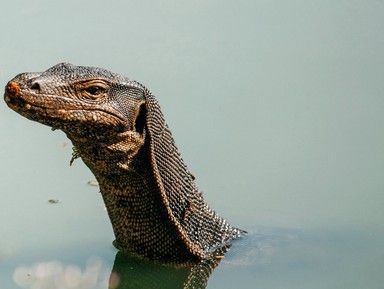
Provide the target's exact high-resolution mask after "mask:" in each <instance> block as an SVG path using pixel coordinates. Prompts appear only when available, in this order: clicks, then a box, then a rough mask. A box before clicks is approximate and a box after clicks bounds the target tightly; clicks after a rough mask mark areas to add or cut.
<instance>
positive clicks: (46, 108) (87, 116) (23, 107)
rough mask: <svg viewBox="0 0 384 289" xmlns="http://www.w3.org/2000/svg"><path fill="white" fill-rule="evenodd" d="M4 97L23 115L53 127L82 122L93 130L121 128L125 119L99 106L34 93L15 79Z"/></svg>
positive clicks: (81, 123) (79, 124) (12, 107)
mask: <svg viewBox="0 0 384 289" xmlns="http://www.w3.org/2000/svg"><path fill="white" fill-rule="evenodd" d="M4 100H5V102H6V103H7V105H8V106H9V108H11V109H12V110H14V111H16V112H17V113H19V114H21V115H22V116H24V117H26V118H28V119H31V120H34V121H37V122H40V123H43V124H46V125H49V126H51V127H54V128H64V127H65V128H70V127H71V126H73V125H76V127H81V126H84V125H85V126H89V127H92V126H93V127H94V128H95V129H97V128H98V127H113V128H115V129H116V128H118V130H119V131H121V130H124V129H123V128H124V127H125V126H126V122H127V121H126V120H125V119H124V117H123V116H121V115H119V114H117V113H115V112H113V111H109V110H107V109H103V108H101V107H96V106H91V105H85V104H84V103H80V102H79V101H76V100H73V99H69V98H65V97H58V96H56V95H49V94H44V95H42V94H39V95H35V94H34V93H31V92H29V91H27V90H22V89H21V88H20V86H19V85H18V84H17V83H16V82H10V83H8V85H7V87H6V89H5V94H4Z"/></svg>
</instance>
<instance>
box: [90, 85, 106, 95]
mask: <svg viewBox="0 0 384 289" xmlns="http://www.w3.org/2000/svg"><path fill="white" fill-rule="evenodd" d="M85 91H86V92H88V93H89V94H91V95H95V96H97V95H100V94H102V93H104V92H105V91H106V89H105V88H104V87H101V86H96V85H94V86H90V87H87V88H86V89H85Z"/></svg>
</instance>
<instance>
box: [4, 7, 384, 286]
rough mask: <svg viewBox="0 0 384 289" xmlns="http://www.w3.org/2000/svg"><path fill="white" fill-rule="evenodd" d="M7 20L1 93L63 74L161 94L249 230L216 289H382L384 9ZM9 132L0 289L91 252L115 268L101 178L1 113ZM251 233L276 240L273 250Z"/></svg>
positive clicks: (54, 15) (187, 151) (194, 166)
mask: <svg viewBox="0 0 384 289" xmlns="http://www.w3.org/2000/svg"><path fill="white" fill-rule="evenodd" d="M0 9H1V14H2V16H1V17H0V85H1V86H2V87H4V86H5V84H6V82H7V81H8V80H9V79H10V78H12V77H13V76H14V75H16V74H17V73H20V72H24V71H42V70H45V69H47V68H49V67H50V66H52V65H54V64H56V63H58V62H62V61H67V62H71V63H73V64H78V65H91V66H100V67H104V68H108V69H110V70H112V71H114V72H118V73H122V74H124V75H126V76H129V77H131V78H133V79H136V80H138V81H140V82H142V83H144V84H145V85H146V86H147V87H148V88H149V89H151V90H152V92H153V93H154V94H155V95H156V96H157V97H158V99H159V101H160V103H161V106H162V108H163V111H164V113H165V115H166V118H167V121H168V123H169V125H170V127H171V128H172V131H173V133H174V136H175V138H176V143H177V144H178V146H179V148H180V150H181V152H182V153H183V158H184V159H185V161H186V162H187V163H188V165H189V168H190V169H191V171H193V173H194V174H195V175H196V176H197V180H198V184H199V186H200V188H201V189H202V190H203V191H204V193H205V197H206V199H207V200H208V202H209V203H210V204H211V205H212V206H213V207H214V208H215V209H217V211H218V212H220V214H222V215H224V216H225V217H227V218H228V219H229V220H230V221H231V222H232V223H234V224H237V225H239V226H241V227H243V228H245V229H247V230H248V231H249V232H250V236H249V237H248V238H247V239H245V240H243V241H241V242H239V243H238V244H236V246H235V247H234V248H233V250H232V252H231V253H230V254H229V255H228V256H227V258H226V260H225V262H223V264H221V266H219V267H218V268H217V269H216V270H215V272H214V273H213V275H212V277H211V279H210V281H209V285H208V288H367V289H374V288H378V289H379V288H383V286H384V285H383V284H384V276H383V274H382V270H383V268H384V225H383V221H384V195H383V194H384V79H383V75H384V2H383V1H378V0H377V1H374V0H371V1H74V0H67V1H42V0H37V1H8V2H5V1H3V2H2V3H1V4H0ZM0 120H1V121H0V130H1V140H0V158H1V163H0V200H1V201H0V236H1V238H0V282H1V283H2V284H6V285H4V286H6V287H4V288H19V287H17V285H16V284H15V283H13V281H12V274H13V272H14V270H15V268H17V267H18V266H21V265H22V264H24V266H32V265H33V264H35V263H38V262H41V261H49V260H59V261H60V262H63V263H65V264H67V263H71V264H72V263H74V264H77V265H78V266H80V267H82V266H83V264H84V262H85V261H86V260H87V258H89V256H91V255H95V256H98V257H100V258H101V259H102V262H103V264H104V266H105V271H106V272H107V273H108V272H110V269H111V266H112V264H113V258H114V255H115V251H114V250H113V249H112V247H111V242H112V240H113V234H112V230H111V227H110V224H109V221H108V219H107V215H106V212H105V210H104V208H103V203H102V200H101V197H100V195H99V194H98V193H97V188H95V187H90V186H88V185H87V181H88V180H90V179H92V178H93V177H92V175H91V173H90V172H89V171H88V169H87V168H86V167H85V166H84V165H83V164H82V162H81V161H79V160H78V161H76V162H75V164H74V165H73V167H69V166H68V164H69V160H70V155H71V146H70V143H69V142H68V140H67V139H66V137H65V136H64V135H63V134H62V133H60V132H54V133H53V132H51V131H50V130H49V129H48V128H47V127H44V126H42V125H40V124H38V123H33V122H30V121H28V120H26V119H24V118H22V117H21V116H19V115H17V114H16V113H14V112H13V111H11V110H9V109H8V108H7V106H6V105H5V103H4V102H2V103H1V104H0ZM48 199H59V200H60V203H59V204H56V205H52V204H48V203H47V200H48ZM257 232H265V234H267V235H268V234H272V235H273V236H274V237H273V239H274V240H275V241H273V242H272V243H273V244H272V245H271V244H270V243H268V244H267V247H268V248H269V249H270V248H272V249H271V250H272V251H271V250H269V251H268V250H267V252H269V253H268V254H265V253H264V252H265V250H264V249H263V248H264V247H263V246H264V245H262V246H260V244H259V241H258V237H257V234H256V233H257ZM271 232H273V233H271ZM255 234H256V235H255ZM284 240H285V241H284ZM286 240H289V242H288V241H287V242H288V243H289V244H288V245H287V244H286V243H285V242H286ZM252 250H253V251H252ZM255 250H256V253H255ZM263 250H264V251H263ZM249 252H253V253H249ZM271 252H272V253H271ZM242 254H243V255H242ZM244 254H245V255H247V254H248V255H247V256H248V257H247V258H248V259H247V262H244ZM69 256H72V257H69ZM241 256H243V257H241ZM239 260H240V261H239ZM244 263H247V265H244ZM236 264H237V265H236ZM239 264H240V265H239ZM0 286H2V285H0ZM1 288H3V287H1ZM28 288H29V287H28ZM101 288H106V287H101Z"/></svg>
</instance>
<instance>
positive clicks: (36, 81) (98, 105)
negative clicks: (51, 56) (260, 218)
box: [4, 63, 245, 262]
mask: <svg viewBox="0 0 384 289" xmlns="http://www.w3.org/2000/svg"><path fill="white" fill-rule="evenodd" d="M4 99H5V101H6V103H7V105H8V106H9V107H10V108H11V109H13V110H14V111H16V112H17V113H19V114H21V115H22V116H24V117H26V118H28V119H30V120H33V121H37V122H40V123H42V124H45V125H48V126H50V127H52V129H53V130H54V129H60V130H62V131H63V132H64V133H65V134H66V135H67V137H68V138H69V139H70V140H71V141H72V144H73V146H74V154H73V159H74V158H77V157H81V159H82V160H83V161H84V163H85V164H86V165H87V166H88V167H89V169H90V170H91V171H92V172H93V174H94V175H95V177H96V179H97V181H98V183H99V186H100V192H101V194H102V197H103V200H104V202H105V205H106V208H107V211H108V215H109V218H110V220H111V223H112V227H113V231H114V234H115V237H116V240H115V244H116V246H117V248H118V249H120V250H122V251H127V252H134V253H136V254H138V255H141V256H144V257H147V258H149V259H154V260H164V261H177V262H179V261H186V260H202V259H208V258H211V257H212V256H213V255H214V254H215V252H217V251H218V250H220V249H222V248H224V247H226V246H228V245H229V244H230V243H231V241H232V240H233V239H236V238H238V237H240V236H241V235H242V233H245V231H243V230H241V229H238V228H236V227H233V226H231V225H230V224H229V223H228V222H227V221H226V220H224V219H223V218H222V217H220V216H219V215H218V214H217V213H216V212H215V211H214V210H212V209H211V208H210V207H209V206H208V205H207V203H206V202H205V201H204V198H203V195H202V193H201V191H200V190H199V189H198V187H197V185H196V183H195V177H194V176H193V175H192V174H191V173H190V171H189V170H188V169H187V167H186V165H185V163H184V161H183V159H182V157H181V155H180V153H179V151H178V149H177V147H176V145H175V142H174V139H173V137H172V134H171V132H170V130H169V128H168V126H167V124H166V122H165V120H164V116H163V113H162V112H161V109H160V106H159V104H158V102H157V100H156V98H155V97H154V96H153V94H152V93H151V92H150V91H149V90H148V89H147V88H146V87H145V86H143V85H142V84H140V83H139V82H137V81H134V80H131V79H129V78H127V77H124V76H121V75H118V74H115V73H112V72H110V71H108V70H105V69H102V68H97V67H86V66H75V65H72V64H69V63H60V64H57V65H55V66H53V67H51V68H49V69H48V70H46V71H44V72H27V73H21V74H19V75H17V76H16V77H14V78H13V79H12V80H10V81H9V82H8V84H7V85H6V88H5V94H4ZM73 159H72V161H73ZM216 257H217V256H216Z"/></svg>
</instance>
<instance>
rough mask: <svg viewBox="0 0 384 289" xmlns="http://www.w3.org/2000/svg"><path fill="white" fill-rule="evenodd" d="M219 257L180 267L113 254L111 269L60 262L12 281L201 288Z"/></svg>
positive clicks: (83, 287) (89, 288)
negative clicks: (113, 260)
mask: <svg viewBox="0 0 384 289" xmlns="http://www.w3.org/2000/svg"><path fill="white" fill-rule="evenodd" d="M219 262H220V258H216V259H211V260H205V261H202V262H199V263H193V264H192V263H191V264H183V265H180V264H178V265H162V264H158V263H154V262H151V261H148V260H143V259H141V258H139V257H135V256H130V255H124V254H123V253H121V252H118V253H117V254H116V258H115V263H114V265H113V270H112V272H111V273H109V271H108V269H107V266H106V265H104V264H103V262H102V261H101V260H100V259H99V258H92V259H90V260H88V262H87V264H86V266H85V269H84V270H82V269H81V268H80V267H79V266H78V265H73V264H70V265H64V264H63V263H62V262H60V261H51V262H40V263H36V264H34V265H33V266H31V267H24V266H19V267H17V268H16V269H15V270H14V273H13V280H14V282H15V283H16V284H17V285H18V286H19V287H21V288H31V289H59V288H60V289H107V288H110V289H128V288H135V289H149V288H153V289H155V288H156V289H161V288H164V289H169V288H185V289H204V288H205V287H206V286H207V282H208V278H209V276H210V274H211V273H212V271H213V269H214V268H215V267H216V266H217V265H218V264H219Z"/></svg>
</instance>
